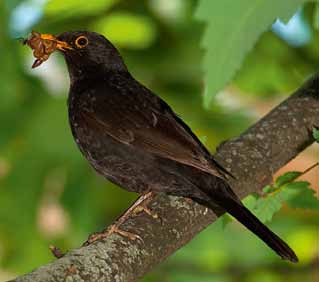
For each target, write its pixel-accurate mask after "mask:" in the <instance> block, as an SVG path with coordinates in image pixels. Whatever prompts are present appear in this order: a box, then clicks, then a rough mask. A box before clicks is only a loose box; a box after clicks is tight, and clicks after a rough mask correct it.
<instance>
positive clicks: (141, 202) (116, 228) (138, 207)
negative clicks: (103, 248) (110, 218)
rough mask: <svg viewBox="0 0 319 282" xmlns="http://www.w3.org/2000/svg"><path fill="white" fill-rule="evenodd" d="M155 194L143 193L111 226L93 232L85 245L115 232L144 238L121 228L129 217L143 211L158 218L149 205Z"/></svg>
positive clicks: (134, 238) (135, 237)
mask: <svg viewBox="0 0 319 282" xmlns="http://www.w3.org/2000/svg"><path fill="white" fill-rule="evenodd" d="M154 196H155V195H154V193H153V192H148V193H146V194H144V195H141V196H140V197H139V198H138V199H137V200H136V201H135V202H134V203H133V205H132V206H130V207H129V208H128V209H127V210H126V211H125V212H124V213H123V214H122V215H121V216H120V217H119V218H118V219H117V220H116V221H115V222H114V223H113V224H112V225H111V226H109V227H108V228H107V229H105V230H103V231H102V232H97V233H93V234H91V235H90V236H89V238H88V239H87V241H86V242H85V243H84V244H83V245H84V246H87V245H90V244H92V243H93V242H95V241H97V240H101V239H104V238H106V237H108V236H109V235H111V234H113V233H117V234H120V235H122V236H124V237H127V238H129V239H131V240H136V239H140V240H142V238H141V237H140V236H139V235H137V234H133V233H131V232H128V231H124V230H122V229H120V225H121V224H123V223H124V222H125V221H126V220H127V219H128V218H130V217H132V216H135V215H137V214H139V213H140V212H142V211H144V212H145V213H147V214H148V215H150V216H152V217H153V218H158V216H157V214H156V213H154V212H153V211H152V210H150V209H149V208H148V207H147V204H148V203H149V202H150V201H151V200H152V199H153V198H154Z"/></svg>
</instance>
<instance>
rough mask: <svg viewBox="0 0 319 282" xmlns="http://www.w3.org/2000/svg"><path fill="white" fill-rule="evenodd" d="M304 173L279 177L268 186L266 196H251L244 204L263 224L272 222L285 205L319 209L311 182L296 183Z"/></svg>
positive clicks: (292, 173) (287, 173) (286, 174)
mask: <svg viewBox="0 0 319 282" xmlns="http://www.w3.org/2000/svg"><path fill="white" fill-rule="evenodd" d="M302 174H303V173H302V172H299V171H290V172H286V173H285V174H283V175H281V176H279V177H278V178H277V179H276V181H275V183H274V184H272V185H267V186H266V187H265V188H264V189H263V192H264V195H263V196H262V197H259V196H257V195H250V196H248V197H247V198H245V199H244V204H245V205H246V207H247V208H249V209H250V210H251V211H252V212H253V213H254V214H255V215H256V216H257V217H258V218H259V219H260V220H261V221H262V222H268V221H271V219H272V217H273V216H274V214H275V213H277V212H278V211H279V210H280V209H281V207H282V205H283V203H286V204H287V205H288V206H290V207H292V208H303V209H315V210H318V209H319V200H318V199H317V198H316V196H315V191H314V190H313V189H311V187H310V185H309V182H306V181H296V179H297V178H298V177H299V176H301V175H302Z"/></svg>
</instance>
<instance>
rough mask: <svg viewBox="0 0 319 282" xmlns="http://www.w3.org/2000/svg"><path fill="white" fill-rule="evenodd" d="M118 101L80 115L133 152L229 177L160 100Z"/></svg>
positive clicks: (104, 104)
mask: <svg viewBox="0 0 319 282" xmlns="http://www.w3.org/2000/svg"><path fill="white" fill-rule="evenodd" d="M106 96H107V95H106ZM100 98H101V96H100ZM118 98H119V97H113V98H112V99H110V97H108V98H107V101H106V100H105V101H102V100H100V101H99V103H96V104H95V106H94V110H93V111H83V112H82V116H83V117H84V118H85V119H89V120H90V123H91V124H92V123H94V125H95V126H98V127H100V128H101V130H103V131H104V132H105V133H107V134H108V135H109V136H112V137H113V138H114V139H116V140H118V141H119V142H121V143H124V144H127V145H129V146H134V147H136V149H140V150H145V151H147V152H149V153H151V154H154V155H156V156H159V157H161V158H166V159H171V160H174V161H176V162H179V163H182V164H185V165H189V166H192V167H195V168H197V169H200V170H202V171H205V172H207V173H210V174H213V175H216V176H219V177H223V176H224V175H225V174H229V173H228V172H227V171H226V170H225V169H224V168H223V167H222V166H220V165H219V164H218V163H217V162H216V161H215V160H214V159H213V158H212V156H211V155H210V153H209V152H208V151H207V149H206V148H205V147H204V146H203V145H202V144H201V142H200V141H199V139H198V138H197V137H196V136H195V134H194V133H193V132H192V131H191V130H190V128H189V127H188V126H187V125H186V124H185V123H184V122H183V121H182V120H181V119H180V118H179V117H178V116H177V115H175V114H174V112H173V111H172V110H171V109H170V107H169V106H168V105H167V104H166V103H165V102H163V101H162V100H160V98H158V97H156V96H155V97H151V99H149V97H143V100H142V101H139V100H135V101H134V98H133V100H131V99H132V97H127V99H126V100H123V99H119V100H118ZM144 98H145V99H144ZM117 100H118V101H117ZM130 100H131V101H130Z"/></svg>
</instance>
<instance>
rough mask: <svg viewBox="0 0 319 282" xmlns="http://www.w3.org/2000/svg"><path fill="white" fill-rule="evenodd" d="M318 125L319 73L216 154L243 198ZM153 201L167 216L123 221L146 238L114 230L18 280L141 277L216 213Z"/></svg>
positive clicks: (120, 281)
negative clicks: (158, 218) (101, 238)
mask: <svg viewBox="0 0 319 282" xmlns="http://www.w3.org/2000/svg"><path fill="white" fill-rule="evenodd" d="M313 127H319V75H316V76H314V77H313V78H311V79H310V80H309V81H308V82H307V83H306V84H305V85H304V86H303V87H301V88H300V89H299V90H297V91H296V92H295V93H294V94H293V95H291V96H290V97H289V98H288V99H287V100H285V101H283V102H282V103H281V104H280V105H279V106H277V107H276V108H275V109H273V110H272V111H271V112H270V113H269V114H267V115H266V116H265V117H264V118H262V119H261V120H260V121H258V122H257V123H256V124H255V125H253V126H252V127H250V128H249V129H248V130H247V131H246V132H244V133H243V134H242V135H241V136H239V137H237V138H235V139H232V140H229V141H227V142H224V143H223V144H222V145H220V146H219V148H218V150H217V153H216V155H215V157H216V158H217V160H218V161H219V162H220V163H221V164H223V165H225V166H226V167H228V168H229V169H230V170H231V172H232V173H233V174H234V175H235V176H236V180H230V181H231V185H232V187H233V189H234V190H235V191H236V193H238V195H239V196H240V197H241V198H242V197H244V196H247V195H248V194H250V193H252V192H258V191H260V189H261V188H262V187H263V186H264V185H266V184H267V183H269V182H271V180H272V175H273V173H274V172H275V171H277V170H278V169H279V168H281V167H282V166H283V165H285V164H286V163H288V162H289V161H290V160H291V159H293V158H294V157H295V156H297V155H298V154H299V153H300V152H301V151H303V149H305V148H306V147H307V146H309V145H310V144H311V143H313V142H314V139H313V137H312V129H313ZM150 206H151V207H152V209H153V210H154V211H155V212H156V213H157V214H158V215H159V217H160V218H161V221H160V220H154V219H153V218H151V217H149V216H148V215H146V214H140V215H139V216H136V217H134V218H132V219H130V220H128V221H127V222H126V223H125V224H123V225H122V228H123V229H124V230H128V231H130V232H133V233H136V234H139V235H140V236H141V237H142V238H143V242H141V241H139V240H136V241H130V240H128V239H127V238H123V237H121V236H119V235H116V234H113V235H111V236H109V237H108V238H107V239H105V240H104V241H101V242H96V243H95V244H93V245H90V246H88V247H82V248H79V249H76V250H73V251H70V252H69V253H67V254H66V255H65V256H64V257H63V258H60V259H57V260H55V261H54V262H52V263H50V264H48V265H45V266H42V267H39V268H38V269H36V270H34V271H33V272H31V273H28V274H25V275H23V276H21V277H18V278H16V279H15V280H14V281H16V282H31V281H32V282H49V281H50V282H53V281H55V282H58V281H61V282H62V281H66V282H71V281H73V282H75V281H87V282H93V281H108V282H124V281H125V282H129V281H137V280H138V278H140V277H141V276H143V275H144V274H145V273H147V272H148V271H150V270H151V269H152V268H153V267H155V266H156V265H157V264H159V263H160V262H161V261H163V260H164V259H165V258H166V257H168V256H169V255H171V254H172V253H173V252H175V251H176V250H177V249H179V248H180V247H182V246H183V245H185V244H187V242H189V241H190V240H191V239H192V238H193V237H194V236H195V235H196V234H197V233H199V232H200V231H201V230H203V229H204V228H205V227H206V226H207V225H209V224H211V223H212V222H214V221H215V219H216V215H214V214H213V213H212V212H211V211H209V210H207V209H206V208H204V207H201V206H200V205H198V204H196V203H193V202H190V201H186V200H185V199H182V198H176V197H171V196H166V195H158V196H157V197H156V198H155V199H154V200H153V201H152V202H151V205H150ZM212 240H213V238H212ZM30 255H32V254H30Z"/></svg>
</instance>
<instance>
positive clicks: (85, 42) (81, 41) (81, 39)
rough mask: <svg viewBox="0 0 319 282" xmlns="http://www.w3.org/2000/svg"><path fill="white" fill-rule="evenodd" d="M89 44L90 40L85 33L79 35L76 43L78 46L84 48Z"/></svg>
mask: <svg viewBox="0 0 319 282" xmlns="http://www.w3.org/2000/svg"><path fill="white" fill-rule="evenodd" d="M88 44H89V40H88V39H87V38H86V37H85V36H84V35H81V36H79V37H78V38H77V39H76V40H75V45H76V47H78V48H83V47H85V46H86V45H88Z"/></svg>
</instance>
